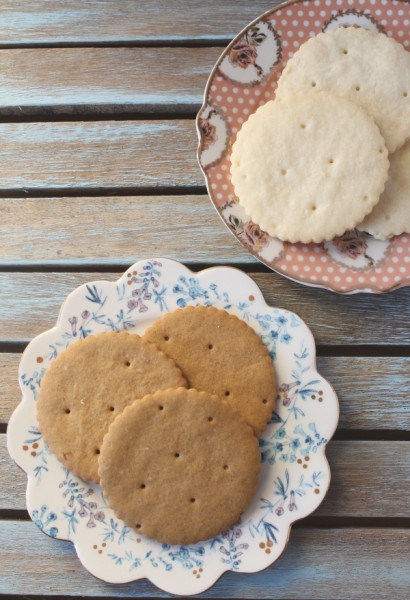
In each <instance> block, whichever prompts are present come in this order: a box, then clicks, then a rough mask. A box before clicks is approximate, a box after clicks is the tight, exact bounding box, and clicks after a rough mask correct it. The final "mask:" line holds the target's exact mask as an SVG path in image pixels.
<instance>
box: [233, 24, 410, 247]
mask: <svg viewBox="0 0 410 600" xmlns="http://www.w3.org/2000/svg"><path fill="white" fill-rule="evenodd" d="M231 178H232V183H233V186H234V189H235V194H236V196H237V199H238V201H239V203H240V204H241V205H242V206H243V208H244V210H245V212H246V213H247V214H248V216H249V217H250V219H252V220H253V221H254V222H255V223H257V224H258V225H259V226H260V227H261V229H263V230H265V231H266V232H268V233H269V234H270V235H271V236H273V237H276V238H279V239H280V240H283V241H288V242H304V243H310V242H316V243H320V242H323V241H325V240H331V239H333V238H334V237H337V236H340V235H342V234H343V233H345V232H346V231H347V230H349V229H353V228H358V229H360V230H364V231H367V232H369V233H371V234H372V235H373V236H374V237H376V238H378V239H387V238H389V237H392V236H394V235H398V234H400V233H403V232H410V202H409V200H408V198H409V194H410V53H409V52H407V51H406V50H405V49H404V48H403V46H401V44H399V43H398V42H396V41H395V40H393V39H392V38H388V37H387V36H386V35H384V34H381V33H376V32H373V31H369V30H366V29H363V28H360V27H347V28H345V27H342V28H340V29H337V30H333V31H328V32H326V33H321V34H319V35H318V36H316V37H314V38H311V39H310V40H309V41H308V42H306V43H305V44H303V45H302V46H301V47H300V48H299V50H298V51H297V52H296V53H295V54H294V56H293V57H292V58H291V59H290V60H289V61H288V63H287V65H286V67H285V69H284V71H283V73H282V75H281V77H280V79H279V81H278V87H277V91H276V98H275V100H273V101H270V102H268V103H267V104H265V105H264V106H262V107H260V108H259V109H258V110H257V111H256V112H255V113H254V114H253V115H251V116H250V117H249V119H248V120H247V121H246V122H245V123H244V124H243V126H242V128H241V130H240V131H239V133H238V135H237V138H236V141H235V143H234V145H233V148H232V155H231Z"/></svg>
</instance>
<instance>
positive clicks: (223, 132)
mask: <svg viewBox="0 0 410 600" xmlns="http://www.w3.org/2000/svg"><path fill="white" fill-rule="evenodd" d="M197 127H198V133H199V136H200V149H199V162H200V163H201V166H202V167H204V168H205V167H209V166H210V165H212V164H213V163H215V162H217V161H218V160H219V159H220V158H221V157H222V156H223V154H224V152H225V149H226V145H227V142H228V136H229V132H228V126H227V124H226V121H225V120H224V118H223V117H222V115H221V114H220V113H218V111H217V110H216V109H215V108H214V107H213V106H212V105H207V106H205V108H204V109H203V110H202V111H201V113H200V114H199V116H198V121H197Z"/></svg>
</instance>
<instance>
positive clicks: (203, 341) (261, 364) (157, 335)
mask: <svg viewBox="0 0 410 600" xmlns="http://www.w3.org/2000/svg"><path fill="white" fill-rule="evenodd" d="M143 339H144V340H147V341H148V342H152V343H153V344H155V345H156V346H158V348H160V349H161V350H162V351H163V352H165V353H166V354H167V355H168V356H170V357H171V358H172V359H173V360H174V361H175V363H176V364H177V365H178V367H179V368H180V369H181V371H182V373H183V374H184V376H185V377H186V378H187V380H188V384H189V386H190V387H193V388H195V389H197V390H203V391H205V392H209V393H211V394H214V395H216V396H219V397H220V398H222V399H224V400H227V401H228V402H229V403H230V404H231V405H232V406H233V407H234V408H236V409H237V410H239V411H240V412H241V414H242V415H243V416H244V417H245V419H246V420H247V422H248V423H249V424H250V425H251V426H252V427H253V429H254V431H255V433H256V434H257V435H260V434H261V433H262V431H263V430H264V429H265V427H266V424H267V422H268V421H269V419H270V418H271V416H272V411H273V409H274V406H275V400H276V378H275V371H274V368H273V363H272V359H271V358H270V356H269V353H268V349H267V348H266V346H265V345H264V344H263V343H262V341H261V339H260V337H259V336H258V335H257V334H256V333H255V331H254V330H253V329H252V328H251V327H250V326H249V325H247V324H246V323H245V322H244V321H242V320H241V319H238V317H235V316H234V315H231V314H229V313H228V312H226V311H225V310H220V309H218V308H215V307H213V306H186V307H185V308H180V309H178V310H174V311H173V312H171V313H167V314H166V315H164V316H163V317H161V319H158V321H155V323H153V324H152V325H151V327H150V328H149V329H147V331H146V332H145V333H144V338H143Z"/></svg>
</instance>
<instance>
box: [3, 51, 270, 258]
mask: <svg viewBox="0 0 410 600" xmlns="http://www.w3.org/2000/svg"><path fill="white" fill-rule="evenodd" d="M0 55H1V53H0ZM0 152H1V150H0ZM0 179H1V178H0ZM0 214H2V215H3V217H4V218H3V219H2V220H1V222H0V265H1V264H3V265H27V264H29V265H37V264H38V265H41V264H43V263H47V264H53V265H64V264H73V263H75V264H78V265H81V264H84V263H87V264H104V263H109V264H111V265H112V264H115V263H118V264H121V265H124V264H127V263H129V264H131V263H132V262H133V261H134V260H135V257H136V256H144V255H147V253H148V254H149V255H150V256H159V255H161V256H167V257H168V258H173V259H175V260H179V261H186V262H195V261H197V262H219V260H220V259H221V257H224V259H225V261H226V262H228V263H231V264H232V263H235V262H240V263H253V264H259V263H258V261H257V260H256V259H255V258H254V257H253V256H252V255H251V254H250V253H249V252H247V251H246V249H245V248H244V247H243V246H242V245H241V244H240V243H239V242H238V241H237V240H236V239H235V238H234V237H233V235H232V234H231V233H230V231H229V230H228V228H227V227H226V226H225V224H224V223H223V222H222V220H221V218H220V217H219V215H218V214H217V212H216V210H215V209H214V207H213V205H212V204H211V202H210V200H209V198H208V196H207V195H201V196H190V195H186V196H124V197H122V196H112V197H111V196H108V197H92V198H87V197H83V198H26V199H22V198H0ZM199 242H203V243H199Z"/></svg>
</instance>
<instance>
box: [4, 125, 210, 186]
mask: <svg viewBox="0 0 410 600" xmlns="http://www.w3.org/2000/svg"><path fill="white" fill-rule="evenodd" d="M0 139H1V140H2V144H1V147H0V171H1V173H2V176H1V179H0V190H2V189H3V190H4V189H19V190H20V189H25V188H31V189H38V188H66V187H84V188H99V187H106V188H107V187H108V188H114V187H117V188H118V187H141V186H142V187H150V188H154V187H155V188H156V189H160V188H161V187H164V186H166V187H169V186H189V185H194V186H198V185H204V179H203V176H202V173H201V172H200V170H199V166H198V165H197V160H196V148H197V135H196V131H195V124H194V121H184V120H175V121H149V122H146V121H103V122H82V123H79V122H73V123H67V122H59V123H1V124H0Z"/></svg>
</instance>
